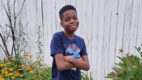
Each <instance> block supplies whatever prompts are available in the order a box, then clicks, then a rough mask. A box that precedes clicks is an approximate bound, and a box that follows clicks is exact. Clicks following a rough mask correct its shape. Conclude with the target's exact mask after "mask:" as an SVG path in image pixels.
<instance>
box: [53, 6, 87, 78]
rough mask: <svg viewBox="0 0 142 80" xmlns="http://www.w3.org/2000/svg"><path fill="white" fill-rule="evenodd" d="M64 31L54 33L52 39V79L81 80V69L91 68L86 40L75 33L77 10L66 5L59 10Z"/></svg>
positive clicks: (77, 24)
mask: <svg viewBox="0 0 142 80" xmlns="http://www.w3.org/2000/svg"><path fill="white" fill-rule="evenodd" d="M59 16H60V20H61V22H60V24H61V26H62V27H63V28H64V31H62V32H57V33H55V34H54V36H53V38H52V41H51V46H50V48H51V56H52V57H53V63H52V80H81V73H80V69H83V70H86V71H87V70H89V62H88V57H87V52H86V46H85V43H84V40H83V39H82V38H81V37H79V36H77V35H75V34H74V32H75V31H76V30H77V28H78V26H79V21H78V17H77V11H76V9H75V7H74V6H72V5H65V6H64V7H62V8H61V9H60V11H59Z"/></svg>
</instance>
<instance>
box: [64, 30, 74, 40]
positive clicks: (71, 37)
mask: <svg viewBox="0 0 142 80" xmlns="http://www.w3.org/2000/svg"><path fill="white" fill-rule="evenodd" d="M64 34H65V35H66V36H67V37H68V38H69V39H74V33H67V32H66V31H64Z"/></svg>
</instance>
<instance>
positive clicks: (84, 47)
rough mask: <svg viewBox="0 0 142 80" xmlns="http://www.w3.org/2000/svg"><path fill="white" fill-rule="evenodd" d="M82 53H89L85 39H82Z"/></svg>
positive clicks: (82, 54)
mask: <svg viewBox="0 0 142 80" xmlns="http://www.w3.org/2000/svg"><path fill="white" fill-rule="evenodd" d="M80 55H81V56H84V55H87V51H86V45H85V42H84V40H82V49H81V52H80Z"/></svg>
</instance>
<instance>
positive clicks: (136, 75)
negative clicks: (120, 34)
mask: <svg viewBox="0 0 142 80" xmlns="http://www.w3.org/2000/svg"><path fill="white" fill-rule="evenodd" d="M136 50H137V51H138V53H139V54H140V56H135V55H133V54H130V53H128V54H126V56H125V57H118V58H119V59H120V62H119V63H116V64H115V67H113V72H110V73H109V74H107V76H106V78H110V79H112V80H142V45H141V46H140V47H136Z"/></svg>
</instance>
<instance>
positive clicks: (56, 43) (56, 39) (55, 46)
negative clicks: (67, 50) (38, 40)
mask: <svg viewBox="0 0 142 80" xmlns="http://www.w3.org/2000/svg"><path fill="white" fill-rule="evenodd" d="M50 49H51V56H54V55H55V54H63V49H62V41H61V37H60V36H59V35H56V34H55V35H54V36H53V38H52V40H51V44H50Z"/></svg>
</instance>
